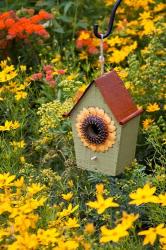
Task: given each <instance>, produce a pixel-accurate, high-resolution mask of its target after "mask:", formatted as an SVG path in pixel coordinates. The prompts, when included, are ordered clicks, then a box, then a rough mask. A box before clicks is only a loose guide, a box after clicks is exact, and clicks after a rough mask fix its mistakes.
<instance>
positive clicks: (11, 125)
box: [0, 120, 20, 131]
mask: <svg viewBox="0 0 166 250" xmlns="http://www.w3.org/2000/svg"><path fill="white" fill-rule="evenodd" d="M19 127H20V124H19V122H17V121H14V122H13V121H8V120H6V121H5V125H4V126H0V131H9V130H12V129H17V128H19Z"/></svg>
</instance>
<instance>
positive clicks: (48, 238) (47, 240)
mask: <svg viewBox="0 0 166 250" xmlns="http://www.w3.org/2000/svg"><path fill="white" fill-rule="evenodd" d="M58 236H59V233H58V231H57V229H56V228H49V229H46V230H44V229H41V228H39V229H38V231H37V239H38V241H39V242H40V244H42V245H44V246H48V245H49V244H51V243H52V244H54V243H56V242H58Z"/></svg>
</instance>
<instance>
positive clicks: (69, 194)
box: [62, 192, 73, 201]
mask: <svg viewBox="0 0 166 250" xmlns="http://www.w3.org/2000/svg"><path fill="white" fill-rule="evenodd" d="M72 197H73V194H72V193H71V192H70V193H67V194H62V198H63V199H64V200H66V201H70V200H71V198H72Z"/></svg>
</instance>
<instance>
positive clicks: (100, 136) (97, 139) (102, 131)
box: [81, 116, 108, 144]
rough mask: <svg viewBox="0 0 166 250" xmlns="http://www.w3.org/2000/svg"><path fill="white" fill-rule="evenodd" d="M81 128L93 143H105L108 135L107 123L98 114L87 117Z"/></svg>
mask: <svg viewBox="0 0 166 250" xmlns="http://www.w3.org/2000/svg"><path fill="white" fill-rule="evenodd" d="M81 130H82V133H83V135H84V136H85V138H86V139H87V140H88V141H89V142H91V143H93V144H101V143H103V142H104V141H105V140H106V139H107V136H108V130H107V126H106V124H105V123H104V121H103V120H102V118H100V117H97V116H89V117H87V118H86V119H85V120H84V121H83V122H82V126H81Z"/></svg>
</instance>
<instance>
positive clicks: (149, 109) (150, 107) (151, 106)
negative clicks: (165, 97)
mask: <svg viewBox="0 0 166 250" xmlns="http://www.w3.org/2000/svg"><path fill="white" fill-rule="evenodd" d="M158 110H160V107H159V105H158V104H157V103H156V102H155V103H153V104H149V105H148V106H147V109H146V111H147V112H155V111H158Z"/></svg>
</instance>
